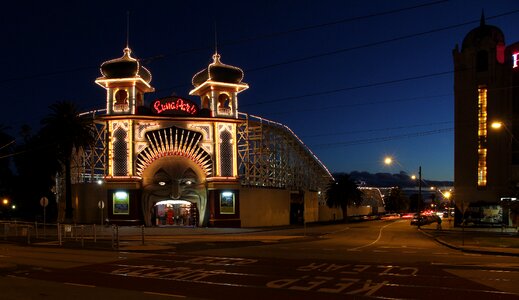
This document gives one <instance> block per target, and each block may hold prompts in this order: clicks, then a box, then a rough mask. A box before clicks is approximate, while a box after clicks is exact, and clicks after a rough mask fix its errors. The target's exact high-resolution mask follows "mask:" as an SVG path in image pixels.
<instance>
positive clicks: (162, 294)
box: [144, 292, 186, 298]
mask: <svg viewBox="0 0 519 300" xmlns="http://www.w3.org/2000/svg"><path fill="white" fill-rule="evenodd" d="M144 294H149V295H158V296H165V297H175V298H186V296H184V295H175V294H166V293H155V292H144Z"/></svg>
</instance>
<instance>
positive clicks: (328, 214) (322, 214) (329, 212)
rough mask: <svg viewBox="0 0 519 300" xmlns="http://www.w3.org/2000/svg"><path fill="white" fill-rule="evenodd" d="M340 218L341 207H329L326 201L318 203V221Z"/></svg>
mask: <svg viewBox="0 0 519 300" xmlns="http://www.w3.org/2000/svg"><path fill="white" fill-rule="evenodd" d="M336 220H342V209H341V208H340V207H339V208H335V207H333V208H330V207H328V205H326V203H322V204H320V205H319V222H327V221H336Z"/></svg>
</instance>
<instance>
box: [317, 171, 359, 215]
mask: <svg viewBox="0 0 519 300" xmlns="http://www.w3.org/2000/svg"><path fill="white" fill-rule="evenodd" d="M326 196H327V199H326V204H327V205H328V207H340V208H341V209H342V214H343V219H344V221H346V220H347V217H348V206H349V205H352V204H353V205H356V204H359V203H360V202H361V200H362V192H361V191H360V190H359V189H358V188H357V185H356V184H355V182H354V181H353V180H351V178H350V176H349V175H348V174H338V175H335V181H333V182H331V183H330V185H329V186H328V191H327V192H326Z"/></svg>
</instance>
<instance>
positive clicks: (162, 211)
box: [152, 200, 198, 227]
mask: <svg viewBox="0 0 519 300" xmlns="http://www.w3.org/2000/svg"><path fill="white" fill-rule="evenodd" d="M153 212H154V215H153V216H152V224H153V225H155V226H161V227H162V226H164V227H166V226H193V227H194V226H196V225H197V224H198V223H197V222H198V208H197V205H196V203H192V202H190V201H186V200H162V201H159V202H157V203H155V205H154V207H153Z"/></svg>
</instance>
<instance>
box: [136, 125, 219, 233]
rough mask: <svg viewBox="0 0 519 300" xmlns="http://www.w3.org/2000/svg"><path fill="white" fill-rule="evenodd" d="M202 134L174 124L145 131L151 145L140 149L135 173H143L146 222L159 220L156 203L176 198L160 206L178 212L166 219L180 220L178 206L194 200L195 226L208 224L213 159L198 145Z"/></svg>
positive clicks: (168, 210) (173, 221) (141, 174)
mask: <svg viewBox="0 0 519 300" xmlns="http://www.w3.org/2000/svg"><path fill="white" fill-rule="evenodd" d="M202 138H203V137H202V134H201V133H199V132H196V131H190V130H187V129H182V128H177V127H175V126H173V127H168V128H162V129H159V130H155V131H150V132H147V133H146V139H147V140H148V146H147V147H146V148H144V149H143V150H142V151H141V152H140V153H139V155H138V156H137V160H136V162H135V164H136V171H137V172H136V175H138V176H141V177H142V190H141V191H142V196H141V207H142V215H143V218H144V223H145V224H146V226H153V225H155V224H157V216H158V215H157V214H158V213H159V211H158V209H156V203H159V202H161V201H169V200H171V201H175V202H165V203H164V205H166V206H165V207H161V208H164V210H167V212H169V214H175V219H174V220H173V217H172V218H171V220H168V221H166V222H170V223H174V224H177V216H179V215H178V212H177V213H175V209H176V206H180V205H184V206H186V205H187V203H191V204H190V206H189V207H190V209H194V208H196V214H192V215H191V219H195V220H196V221H195V224H196V226H206V225H207V223H208V220H209V210H208V207H207V187H206V178H207V177H208V176H210V175H211V170H212V160H211V156H210V155H209V154H208V153H207V152H206V151H205V150H203V149H202V148H201V147H200V146H199V145H198V144H199V143H200V141H201V140H202ZM179 201H185V202H179ZM186 202H187V203H186ZM160 205H162V204H160ZM168 205H169V206H168ZM169 208H171V209H169ZM179 209H180V208H179ZM179 212H180V211H179ZM194 216H196V218H195V217H194ZM158 218H159V220H160V217H158ZM166 218H167V216H166ZM166 220H167V219H166ZM182 221H183V220H182ZM191 221H192V220H190V222H191ZM161 223H162V221H161ZM178 223H180V216H179V218H178ZM168 225H173V224H168Z"/></svg>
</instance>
